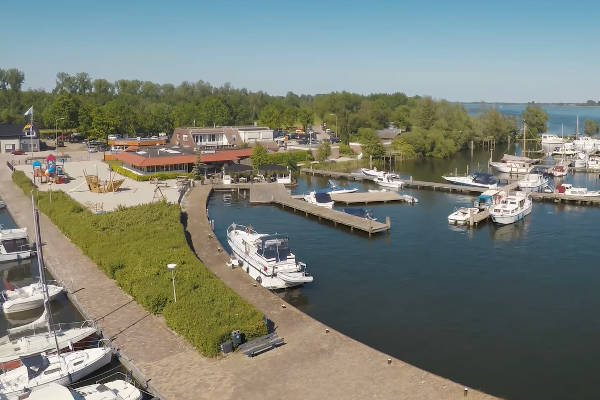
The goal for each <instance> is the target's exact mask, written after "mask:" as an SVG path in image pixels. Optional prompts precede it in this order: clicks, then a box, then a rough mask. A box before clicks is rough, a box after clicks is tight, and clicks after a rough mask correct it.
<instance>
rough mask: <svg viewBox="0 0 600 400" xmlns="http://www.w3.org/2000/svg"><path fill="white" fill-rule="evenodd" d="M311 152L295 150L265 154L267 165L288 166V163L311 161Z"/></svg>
mask: <svg viewBox="0 0 600 400" xmlns="http://www.w3.org/2000/svg"><path fill="white" fill-rule="evenodd" d="M312 160H313V156H312V152H310V151H309V150H295V151H287V152H283V153H269V154H267V158H266V162H267V164H281V165H288V164H289V163H298V162H302V161H312Z"/></svg>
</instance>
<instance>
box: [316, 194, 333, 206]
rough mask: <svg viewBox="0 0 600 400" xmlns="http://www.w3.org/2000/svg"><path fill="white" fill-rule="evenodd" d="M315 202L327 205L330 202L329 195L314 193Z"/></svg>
mask: <svg viewBox="0 0 600 400" xmlns="http://www.w3.org/2000/svg"><path fill="white" fill-rule="evenodd" d="M315 200H316V201H317V203H329V202H330V201H331V196H329V193H320V192H315Z"/></svg>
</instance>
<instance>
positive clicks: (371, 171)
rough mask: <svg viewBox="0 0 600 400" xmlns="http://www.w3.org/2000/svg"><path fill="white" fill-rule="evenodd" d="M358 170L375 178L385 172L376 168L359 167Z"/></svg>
mask: <svg viewBox="0 0 600 400" xmlns="http://www.w3.org/2000/svg"><path fill="white" fill-rule="evenodd" d="M360 172H362V174H363V175H365V176H368V177H369V178H376V177H378V176H383V174H385V171H379V170H378V169H377V168H373V169H369V168H361V169H360Z"/></svg>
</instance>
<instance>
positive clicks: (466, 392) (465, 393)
mask: <svg viewBox="0 0 600 400" xmlns="http://www.w3.org/2000/svg"><path fill="white" fill-rule="evenodd" d="M468 394H469V388H465V391H464V396H465V397H467V395H468Z"/></svg>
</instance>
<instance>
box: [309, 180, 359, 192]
mask: <svg viewBox="0 0 600 400" xmlns="http://www.w3.org/2000/svg"><path fill="white" fill-rule="evenodd" d="M316 192H317V193H329V194H338V193H354V192H358V188H355V187H354V188H346V187H341V186H337V185H336V184H335V182H334V181H332V180H330V181H329V187H328V188H325V189H317V190H316Z"/></svg>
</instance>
